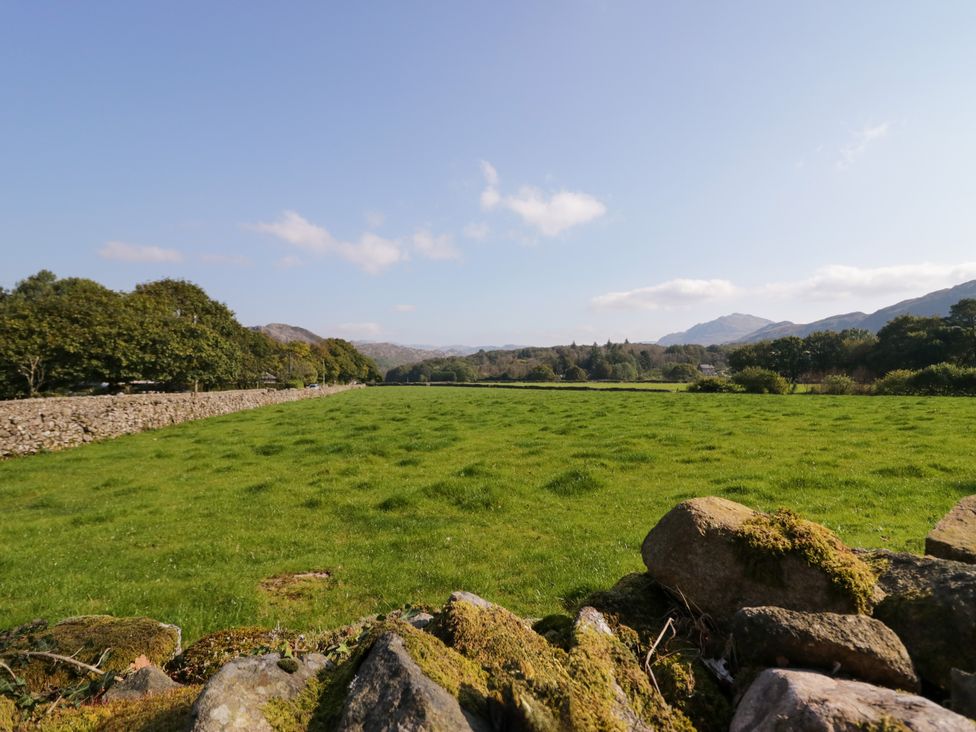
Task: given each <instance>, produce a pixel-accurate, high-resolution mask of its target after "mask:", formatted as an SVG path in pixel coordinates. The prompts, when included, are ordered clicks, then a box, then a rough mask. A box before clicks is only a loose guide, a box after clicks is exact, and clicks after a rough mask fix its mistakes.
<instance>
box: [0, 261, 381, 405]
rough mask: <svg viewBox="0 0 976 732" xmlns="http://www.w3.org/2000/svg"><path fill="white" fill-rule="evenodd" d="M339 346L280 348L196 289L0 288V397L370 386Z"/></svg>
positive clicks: (82, 282)
mask: <svg viewBox="0 0 976 732" xmlns="http://www.w3.org/2000/svg"><path fill="white" fill-rule="evenodd" d="M379 378H380V375H379V371H378V370H377V368H376V365H375V364H374V363H373V362H372V361H371V360H370V359H368V358H366V357H365V356H363V355H362V354H360V353H359V352H358V351H357V350H356V349H355V348H354V347H353V346H352V344H350V343H349V342H347V341H344V340H341V339H336V338H330V339H325V340H323V341H322V342H321V343H316V344H313V345H310V344H307V343H287V344H283V343H279V342H277V341H274V340H272V339H271V338H269V337H268V336H266V335H264V334H263V333H260V332H257V331H254V330H251V329H249V328H245V327H244V326H242V325H241V324H240V323H238V322H237V320H236V318H235V317H234V313H233V312H232V311H231V310H230V309H229V308H228V307H227V306H226V305H223V304H222V303H219V302H217V301H215V300H213V299H211V298H210V297H209V296H208V295H207V293H206V292H204V291H203V289H202V288H200V287H199V286H197V285H194V284H193V283H190V282H186V281H184V280H172V279H164V280H158V281H155V282H148V283H145V284H141V285H138V286H136V288H135V289H134V290H132V292H116V291H114V290H110V289H108V288H107V287H104V286H103V285H100V284H99V283H97V282H94V281H93V280H89V279H82V278H78V277H67V278H63V279H59V278H58V277H57V276H55V275H54V274H53V273H52V272H49V271H47V270H42V271H40V272H38V273H37V274H35V275H32V276H30V277H28V278H26V279H24V280H22V281H21V282H18V283H17V284H16V285H15V286H14V288H13V289H12V290H9V291H8V290H4V289H2V288H0V396H2V397H3V398H13V397H23V396H35V395H38V394H41V393H68V392H76V391H96V392H97V391H98V390H112V391H118V390H119V389H122V388H149V389H153V390H167V391H174V390H187V389H193V390H198V389H218V388H247V387H254V386H260V385H269V386H270V385H279V386H282V385H284V386H299V385H304V384H305V383H311V382H318V381H321V382H329V383H332V382H349V381H353V380H359V381H372V380H377V379H379Z"/></svg>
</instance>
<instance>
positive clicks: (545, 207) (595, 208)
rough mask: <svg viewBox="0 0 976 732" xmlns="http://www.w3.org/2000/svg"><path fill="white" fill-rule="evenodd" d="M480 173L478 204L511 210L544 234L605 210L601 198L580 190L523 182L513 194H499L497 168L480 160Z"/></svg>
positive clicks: (574, 224)
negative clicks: (481, 185) (542, 188)
mask: <svg viewBox="0 0 976 732" xmlns="http://www.w3.org/2000/svg"><path fill="white" fill-rule="evenodd" d="M481 173H482V175H483V176H484V178H485V189H484V190H483V191H482V192H481V208H482V209H483V210H485V211H490V210H492V209H495V208H498V207H499V206H500V207H502V208H504V209H507V210H509V211H512V212H513V213H515V214H517V215H518V216H519V217H521V219H522V221H524V222H525V223H526V224H528V225H529V226H532V227H534V228H535V229H537V230H538V231H539V232H540V233H541V234H542V235H543V236H557V235H559V234H561V233H562V232H564V231H566V230H567V229H571V228H572V227H574V226H579V225H580V224H585V223H588V222H590V221H593V220H594V219H598V218H600V217H601V216H603V215H604V214H605V213H606V212H607V207H606V205H605V204H604V203H603V202H602V201H600V200H599V199H597V198H595V197H593V196H591V195H590V194H589V193H582V192H579V191H558V192H557V193H553V194H551V195H547V194H545V193H543V192H542V191H540V190H539V189H538V188H533V187H532V186H523V187H522V188H520V189H519V191H518V193H517V194H516V195H514V196H513V195H508V196H502V194H501V193H500V192H499V190H498V180H499V178H498V171H497V170H495V168H494V166H493V165H492V164H491V163H489V162H488V161H486V160H482V161H481Z"/></svg>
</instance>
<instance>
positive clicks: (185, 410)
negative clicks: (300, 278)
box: [0, 384, 363, 458]
mask: <svg viewBox="0 0 976 732" xmlns="http://www.w3.org/2000/svg"><path fill="white" fill-rule="evenodd" d="M361 388H363V387H362V384H355V385H348V386H346V385H340V386H327V387H322V388H319V389H284V390H281V391H277V390H274V389H246V390H239V391H211V392H201V393H198V394H190V393H186V394H131V395H120V396H90V397H53V398H48V399H21V400H15V401H2V402H0V458H4V457H11V456H13V455H28V454H30V453H35V452H39V451H40V450H61V449H64V448H66V447H74V446H75V445H81V444H84V443H86V442H93V441H95V440H104V439H108V438H110V437H117V436H119V435H124V434H128V433H130V432H141V431H143V430H150V429H155V428H157V427H166V426H167V425H171V424H178V423H180V422H187V421H189V420H191V419H202V418H204V417H213V416H216V415H218V414H229V413H230V412H239V411H241V410H243V409H253V408H255V407H264V406H267V405H269V404H280V403H282V402H293V401H297V400H299V399H311V398H317V397H324V396H328V395H330V394H336V393H338V392H341V391H347V390H349V389H361Z"/></svg>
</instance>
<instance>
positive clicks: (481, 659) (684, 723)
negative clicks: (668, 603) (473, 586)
mask: <svg viewBox="0 0 976 732" xmlns="http://www.w3.org/2000/svg"><path fill="white" fill-rule="evenodd" d="M474 599H475V600H479V598H474ZM599 624H602V628H601V627H590V626H587V625H580V624H579V623H578V624H577V629H576V631H575V632H574V634H573V645H572V648H571V649H570V651H569V652H568V653H567V652H566V651H564V650H562V649H561V648H558V647H555V646H553V645H551V644H550V643H548V642H547V641H546V640H545V639H544V638H542V637H541V636H539V635H538V634H537V633H535V632H534V631H533V630H532V629H531V628H529V627H528V626H527V625H526V624H525V623H524V622H523V621H522V620H520V619H519V618H518V617H516V616H515V615H513V614H512V613H510V612H509V611H507V610H505V609H504V608H501V607H498V606H496V605H491V604H490V603H485V602H484V601H478V602H475V601H470V600H467V599H464V598H462V597H458V596H455V597H454V598H452V601H451V602H449V603H448V605H447V607H446V608H445V610H444V612H443V613H442V615H441V617H440V618H439V619H438V625H437V632H438V633H439V634H440V635H441V637H442V638H443V639H444V640H445V642H446V643H447V644H448V645H449V646H450V647H451V648H453V649H454V650H456V651H457V652H459V653H461V654H462V655H464V656H465V657H467V658H468V659H470V660H471V661H473V662H474V663H476V664H477V665H478V666H480V667H481V668H482V669H484V670H485V671H486V672H487V675H488V690H489V691H490V692H493V693H495V694H496V695H497V697H496V698H498V699H499V701H500V704H501V710H500V712H501V714H502V716H503V717H504V718H505V721H506V722H507V723H508V724H511V725H515V726H516V727H521V728H525V729H531V730H540V731H548V730H557V729H571V730H590V729H604V730H627V729H632V728H634V727H635V725H646V726H648V727H650V728H652V729H670V730H692V729H693V727H692V725H691V723H690V722H689V721H688V720H687V719H686V718H685V717H684V716H683V715H682V714H681V713H680V712H676V711H674V710H672V709H670V707H668V705H667V703H666V702H665V701H664V700H663V699H662V698H661V696H660V695H659V694H658V693H657V692H656V691H655V690H654V689H653V688H652V687H651V685H650V682H649V680H648V678H647V675H646V674H645V673H644V672H643V671H642V670H641V668H640V666H639V664H638V663H637V660H636V658H635V657H634V655H633V653H632V652H631V651H630V650H629V649H628V648H627V647H626V646H625V645H624V644H623V643H621V642H620V641H619V640H618V639H616V638H615V637H614V636H613V635H612V633H611V632H610V631H609V628H608V627H606V625H605V623H604V621H603V620H602V617H601V618H599V623H596V624H595V625H599Z"/></svg>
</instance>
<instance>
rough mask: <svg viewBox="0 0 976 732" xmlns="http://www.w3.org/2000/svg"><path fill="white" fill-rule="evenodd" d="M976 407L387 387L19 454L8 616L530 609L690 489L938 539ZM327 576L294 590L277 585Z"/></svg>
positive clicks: (908, 537)
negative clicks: (408, 607) (279, 593)
mask: <svg viewBox="0 0 976 732" xmlns="http://www.w3.org/2000/svg"><path fill="white" fill-rule="evenodd" d="M974 416H976V401H974V400H970V399H961V398H960V399H936V398H930V399H916V398H881V397H874V398H869V397H827V396H810V395H802V396H800V395H794V396H782V397H779V396H749V395H738V394H732V395H727V394H687V393H653V392H650V393H646V394H645V393H632V392H631V393H616V392H575V391H531V390H525V391H521V390H501V389H471V388H464V389H462V388H453V389H452V388H440V387H438V388H429V389H425V388H419V387H403V388H396V387H384V388H377V389H368V390H365V391H358V392H352V393H346V394H341V395H338V396H333V397H329V398H326V399H313V400H308V401H303V402H296V403H291V404H285V405H278V406H274V407H267V408H264V409H259V410H253V411H248V412H240V413H237V414H233V415H227V416H224V417H217V418H213V419H209V420H203V421H199V422H192V423H186V424H183V425H179V426H176V427H171V428H168V429H165V430H158V431H154V432H147V433H143V434H140V435H131V436H127V437H123V438H119V439H117V440H113V441H110V442H105V443H99V444H94V445H89V446H86V447H82V448H78V449H74V450H69V451H66V452H61V453H54V454H46V455H37V456H33V457H28V458H19V459H14V460H9V461H6V462H3V463H0V516H2V522H0V627H5V626H9V625H13V624H15V623H19V622H23V621H26V620H30V619H32V618H35V617H47V618H52V619H57V618H61V617H66V616H70V615H77V614H82V613H102V612H104V613H112V614H117V615H130V614H147V615H150V616H153V617H156V618H159V619H161V620H165V621H167V622H174V623H178V624H180V625H182V626H183V627H184V630H185V632H186V635H187V637H188V638H190V639H192V638H194V637H196V636H199V635H200V634H202V633H204V632H206V631H209V630H213V629H217V628H220V627H227V626H232V625H240V624H253V623H255V622H257V623H262V624H267V625H273V624H275V623H279V622H280V623H282V624H284V625H313V626H332V625H338V624H340V623H342V622H345V621H348V620H351V619H353V618H355V617H359V616H361V615H364V614H367V613H370V612H379V611H383V610H385V609H388V608H390V607H393V606H398V605H400V604H402V603H405V602H415V603H417V602H421V603H424V602H426V603H440V602H442V601H443V599H444V598H445V596H446V594H447V593H448V592H449V591H451V590H453V589H458V588H465V589H469V590H472V591H474V592H477V593H479V594H483V595H485V596H487V597H490V598H492V599H493V600H497V601H499V602H502V603H504V604H505V605H507V606H509V607H511V608H513V609H514V610H516V611H518V612H521V613H523V614H526V615H535V616H542V615H544V614H546V613H548V612H552V611H555V610H557V609H559V607H560V605H561V603H562V602H563V601H564V600H565V599H566V598H573V597H578V596H579V595H580V594H581V593H583V592H585V591H586V590H587V589H588V588H596V587H605V586H607V585H608V584H610V583H612V582H613V581H614V580H615V579H617V578H618V577H619V576H621V575H622V574H624V573H626V572H629V571H634V570H639V569H641V567H642V565H641V560H640V554H639V548H640V543H641V541H642V540H643V538H644V535H645V534H646V533H647V531H648V529H650V527H651V526H653V525H654V523H655V522H656V521H657V519H658V518H660V516H661V515H662V514H663V513H664V512H666V511H667V510H668V509H670V508H671V507H672V506H673V505H674V504H675V503H677V502H678V501H681V500H683V499H686V498H690V497H692V496H700V495H708V494H715V495H721V496H725V497H728V498H731V499H734V500H736V501H741V502H743V503H746V504H748V505H750V506H754V507H756V508H761V509H771V508H774V507H776V506H780V505H787V506H790V507H792V508H795V509H796V510H798V511H800V512H801V513H802V514H803V515H805V516H807V517H809V518H812V519H814V520H816V521H820V522H823V523H825V524H827V525H828V526H829V527H830V528H832V529H834V530H835V531H837V532H838V533H839V534H840V535H841V536H842V537H843V538H844V539H845V540H846V541H848V542H849V543H851V544H854V545H860V546H877V547H890V548H894V549H906V550H912V551H919V550H920V549H921V547H922V541H923V538H924V536H925V534H926V532H927V531H928V530H929V528H930V527H931V526H932V524H933V523H934V522H935V521H936V520H938V518H939V517H940V516H942V515H943V513H944V512H945V511H946V510H948V508H949V507H950V506H951V505H952V504H953V502H954V501H955V500H957V499H958V498H959V497H960V496H962V495H966V494H969V493H974V492H976V442H974V441H973V440H972V437H971V425H972V423H973V417H974ZM307 570H315V571H328V572H330V573H331V581H330V582H329V583H328V584H327V585H323V586H322V588H321V589H320V590H319V591H318V592H317V593H316V592H312V593H311V594H308V593H306V594H305V595H303V596H302V598H301V599H299V600H294V601H292V600H288V599H282V598H275V597H270V596H268V595H267V594H266V593H265V592H264V591H263V590H261V589H260V587H259V583H260V581H261V580H262V579H263V578H267V577H270V576H274V575H278V574H281V573H283V572H291V571H307Z"/></svg>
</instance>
